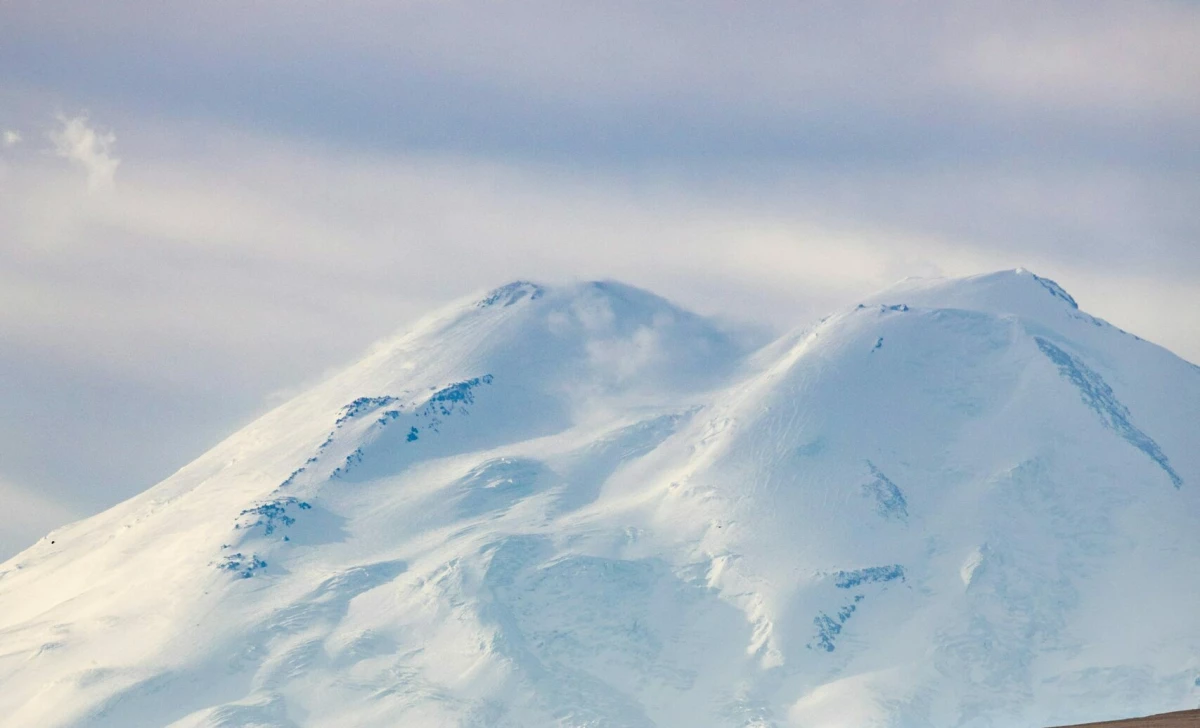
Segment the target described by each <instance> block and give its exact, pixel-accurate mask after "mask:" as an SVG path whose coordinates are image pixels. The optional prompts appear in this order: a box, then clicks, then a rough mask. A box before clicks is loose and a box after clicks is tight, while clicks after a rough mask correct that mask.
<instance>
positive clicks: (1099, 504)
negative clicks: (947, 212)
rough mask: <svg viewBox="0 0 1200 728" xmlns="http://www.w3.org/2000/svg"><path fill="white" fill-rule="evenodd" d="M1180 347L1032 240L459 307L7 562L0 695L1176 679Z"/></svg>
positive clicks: (65, 700)
mask: <svg viewBox="0 0 1200 728" xmlns="http://www.w3.org/2000/svg"><path fill="white" fill-rule="evenodd" d="M1198 423H1200V368H1197V367H1196V366H1195V365H1192V364H1190V363H1188V362H1186V361H1184V360H1182V359H1180V358H1178V357H1176V356H1174V355H1173V354H1171V353H1170V352H1168V351H1166V350H1164V349H1162V348H1160V347H1158V346H1155V345H1154V344H1151V343H1149V342H1146V341H1143V340H1141V339H1139V338H1138V337H1136V336H1133V335H1131V334H1129V333H1126V332H1124V331H1122V330H1120V329H1118V328H1116V327H1114V326H1112V325H1110V324H1108V323H1107V322H1105V321H1103V320H1101V319H1097V318H1095V317H1092V316H1090V315H1088V314H1087V313H1085V312H1083V311H1082V310H1080V308H1079V305H1078V304H1077V303H1076V301H1075V300H1074V299H1073V298H1072V297H1071V296H1070V295H1069V294H1068V293H1067V292H1066V291H1065V290H1063V289H1062V288H1061V287H1060V286H1058V285H1057V284H1056V283H1054V282H1053V281H1050V280H1048V279H1045V278H1042V277H1039V276H1037V275H1035V274H1033V273H1031V272H1028V271H1025V270H1016V271H1003V272H998V273H993V274H987V275H982V276H974V277H970V278H960V279H908V280H905V281H902V282H900V283H898V284H896V285H895V286H893V287H891V288H888V289H886V290H884V291H881V292H880V293H878V294H876V295H874V296H872V297H869V298H868V299H866V300H863V301H856V302H854V305H852V306H848V307H847V308H845V309H843V310H840V311H837V312H835V313H833V314H831V315H830V316H828V317H826V318H825V319H822V320H821V321H820V322H818V323H817V324H815V325H812V326H808V327H804V328H801V329H797V330H795V331H791V332H788V333H786V334H784V335H783V336H781V337H779V338H776V339H774V340H770V341H764V340H762V338H761V337H760V336H758V335H757V334H755V333H752V332H746V331H742V330H740V329H738V328H736V327H732V326H729V325H727V324H723V323H717V322H714V321H713V320H710V319H708V318H705V317H702V316H698V315H696V314H693V313H690V312H688V311H685V310H683V309H681V308H679V307H677V306H675V305H673V304H671V303H670V302H668V301H666V300H664V299H662V298H660V297H657V296H655V295H653V294H651V293H648V292H646V291H642V290H639V289H636V288H633V287H630V286H625V285H622V284H619V283H614V282H597V283H582V284H576V285H569V286H557V287H552V286H543V285H539V284H535V283H529V282H524V281H518V282H514V283H512V284H509V285H506V286H503V287H500V288H498V289H495V290H494V291H491V292H488V293H484V294H480V295H477V296H472V297H469V298H467V299H464V300H461V301H458V302H455V303H453V304H451V305H449V306H447V307H445V308H443V309H441V310H439V311H436V312H434V313H432V314H430V315H429V316H427V317H425V318H424V319H422V320H420V321H418V322H416V323H415V324H414V325H412V326H411V327H410V328H408V329H407V330H405V331H404V332H402V333H401V334H399V335H397V336H396V337H394V338H393V339H390V340H388V341H385V342H383V343H381V344H380V345H378V346H376V347H375V348H374V349H373V350H372V351H371V352H369V353H368V354H367V355H366V357H365V358H363V359H362V360H361V361H360V362H359V363H357V364H355V365H354V366H351V367H349V368H347V369H346V370H344V371H342V372H340V373H339V374H337V375H335V376H333V377H331V378H330V379H328V380H327V381H325V382H324V383H322V384H320V385H318V386H316V387H315V388H313V389H311V390H310V391H308V392H305V393H304V394H301V395H300V396H298V397H296V398H294V399H293V400H291V401H290V402H287V403H286V404H283V405H282V406H280V407H278V408H276V409H275V410H273V411H271V412H269V413H267V414H266V415H264V416H263V417H261V418H260V419H259V420H257V421H255V422H253V423H251V424H250V425H248V426H247V427H245V428H244V429H242V430H241V431H239V432H237V433H235V434H233V435H232V436H231V437H229V438H228V439H226V440H225V441H223V442H221V443H220V444H218V445H217V446H216V447H214V448H213V449H212V450H210V451H209V452H208V453H205V454H204V455H202V456H201V457H199V458H198V459H196V460H195V461H194V462H192V463H191V464H189V465H187V466H186V467H184V468H182V469H181V470H179V471H178V472H177V473H175V474H174V475H172V476H171V477H169V478H167V479H166V480H165V481H163V482H162V483H160V484H158V485H156V486H155V487H153V488H151V489H149V490H148V491H146V492H145V493H143V494H141V495H139V496H137V497H135V498H133V499H131V500H129V501H127V502H125V503H122V504H120V505H118V506H116V507H114V508H112V509H110V510H108V511H106V512H104V513H101V514H98V515H96V516H93V517H91V518H88V519H85V520H82V521H79V522H77V523H74V524H71V525H68V526H65V527H63V528H61V529H58V530H56V531H55V532H53V533H51V534H49V535H47V536H46V537H45V538H44V539H42V540H41V541H39V542H38V543H36V544H34V545H33V546H32V547H30V548H29V549H27V550H26V551H24V552H23V553H20V554H18V555H17V556H15V557H13V558H12V559H10V560H8V561H6V562H4V563H3V564H0V716H3V718H2V720H0V722H2V723H3V725H5V726H37V727H39V728H42V727H50V726H80V727H82V726H88V727H89V728H90V727H93V726H94V727H104V726H113V727H117V726H119V727H122V728H124V727H126V726H172V727H173V728H185V727H186V728H201V727H203V728H217V727H229V728H232V727H233V726H280V727H285V726H286V727H298V726H395V725H405V726H497V727H500V726H513V727H516V726H543V725H544V726H563V727H576V726H577V727H581V728H582V727H583V726H588V727H597V728H598V727H601V726H621V727H629V726H664V727H668V726H680V727H684V726H687V727H691V726H739V727H746V728H751V727H756V728H766V727H768V726H778V727H783V726H797V727H801V726H802V727H807V728H833V727H836V726H846V727H854V728H863V727H867V728H870V727H874V726H878V727H880V728H884V727H888V728H891V727H895V728H907V727H909V726H912V727H918V726H920V727H923V728H924V727H928V728H942V727H950V726H979V727H986V726H994V727H1006V726H1017V725H1023V726H1047V725H1058V724H1066V723H1074V722H1084V721H1090V720H1102V719H1110V718H1117V717H1128V716H1132V715H1138V714H1149V713H1158V712H1164V711H1169V710H1179V709H1184V708H1193V707H1196V706H1197V705H1200V609H1198V607H1200V495H1197V494H1198V492H1200V490H1198V488H1200V424H1198Z"/></svg>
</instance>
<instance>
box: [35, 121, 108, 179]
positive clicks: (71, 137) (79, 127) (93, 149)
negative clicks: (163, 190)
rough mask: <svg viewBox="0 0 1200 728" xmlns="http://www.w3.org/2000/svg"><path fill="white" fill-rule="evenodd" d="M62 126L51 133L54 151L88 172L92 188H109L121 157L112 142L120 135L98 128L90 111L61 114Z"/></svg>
mask: <svg viewBox="0 0 1200 728" xmlns="http://www.w3.org/2000/svg"><path fill="white" fill-rule="evenodd" d="M58 121H59V123H60V124H61V125H62V126H61V128H59V129H55V130H53V131H51V132H50V141H52V142H53V143H54V151H55V153H56V154H58V156H60V157H62V158H63V159H68V160H70V161H72V162H74V163H76V164H78V165H79V166H81V167H83V169H84V170H85V171H86V172H87V182H88V189H89V190H92V191H95V190H101V189H109V188H111V187H112V186H113V179H114V176H115V175H116V173H117V166H118V165H120V164H121V160H120V159H117V158H116V157H115V156H113V154H112V145H113V143H115V142H116V141H117V137H116V135H115V134H113V133H112V132H107V133H102V132H99V131H97V130H96V129H94V128H93V127H92V126H91V125H90V124H89V123H88V118H87V115H86V114H80V115H79V116H74V117H67V116H61V115H60V116H59V117H58Z"/></svg>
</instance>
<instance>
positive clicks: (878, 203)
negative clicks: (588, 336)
mask: <svg viewBox="0 0 1200 728" xmlns="http://www.w3.org/2000/svg"><path fill="white" fill-rule="evenodd" d="M1197 200H1200V3H1197V2H1194V1H1184V0H1177V1H1173V2H1166V1H1158V0H1146V1H1144V2H1139V3H1129V2H1123V1H1108V0H1077V1H1073V2H1053V1H1051V2H1021V1H1019V0H1018V1H1013V0H1005V1H1003V2H999V1H993V0H980V1H979V2H973V3H951V2H940V1H939V0H922V2H855V1H839V2H818V1H814V2H807V3H784V2H755V1H754V0H748V1H747V2H740V3H730V2H708V1H707V0H693V1H692V2H687V3H683V2H674V1H670V0H659V1H658V2H641V1H639V2H634V1H632V0H608V1H606V2H567V3H563V2H542V1H541V0H530V1H528V2H522V3H491V2H488V3H481V2H458V1H457V0H437V1H434V0H414V1H412V2H404V1H401V0H394V1H392V2H378V1H376V0H344V1H343V2H341V3H337V4H336V7H335V6H334V4H330V3H324V2H314V1H312V0H299V1H297V0H289V2H286V3H285V2H283V1H282V0H260V1H259V2H255V3H244V2H232V1H229V0H210V2H205V3H181V2H165V3H164V2H145V1H144V0H136V1H135V0H129V1H120V0H118V1H116V2H109V3H102V4H101V3H95V2H92V1H90V0H48V1H47V2H30V1H28V0H16V1H10V2H4V3H0V504H2V507H0V511H3V514H0V558H4V557H6V556H8V555H11V554H13V553H15V552H16V551H17V550H19V549H20V548H23V547H24V546H27V545H28V544H30V543H32V542H33V541H34V540H36V539H37V538H39V537H41V536H42V535H43V534H45V533H46V532H47V531H48V530H49V529H51V528H53V527H56V526H58V525H61V524H63V523H65V522H68V521H70V520H73V519H76V518H80V517H84V516H87V515H89V514H91V513H95V512H97V511H99V510H102V509H103V508H106V507H108V506H111V505H113V504H115V503H117V502H119V501H121V500H123V499H125V498H127V497H129V496H131V495H134V494H136V493H138V492H140V491H142V490H144V489H145V488H147V487H149V486H150V485H152V484H154V483H155V482H157V481H159V480H161V479H162V478H164V477H166V476H167V475H169V474H170V473H171V472H173V471H174V470H175V469H177V468H179V467H181V466H182V465H184V464H186V463H187V462H189V461H190V460H191V459H193V458H194V457H196V456H198V455H199V454H200V453H202V452H203V451H204V450H206V449H207V448H208V447H210V446H211V445H213V444H215V443H216V442H218V441H219V440H220V439H222V438H223V437H224V436H226V435H228V434H230V433H232V432H233V431H234V430H235V429H237V428H238V427H239V426H241V425H243V424H245V423H247V422H248V421H249V420H251V419H253V418H254V417H255V416H256V415H258V414H261V413H262V412H264V411H265V410H266V409H268V408H270V407H271V406H273V405H274V404H277V403H279V402H281V401H283V400H285V399H286V398H287V397H288V396H289V395H291V394H294V393H297V392H299V391H302V390H303V389H304V387H305V386H307V385H309V384H312V383H313V382H316V381H319V380H320V379H321V378H322V377H323V376H325V375H326V374H327V373H329V372H330V371H333V370H335V369H336V368H338V367H340V366H343V365H345V364H348V363H351V362H353V361H355V360H356V359H357V358H358V357H359V356H360V355H361V353H362V352H364V351H365V350H366V349H367V348H368V346H369V345H370V344H371V342H373V341H375V340H377V339H379V338H382V337H384V336H386V335H388V334H390V333H391V332H393V331H395V330H396V329H398V328H401V327H403V326H404V324H405V322H407V321H409V320H411V319H413V318H414V317H416V316H417V315H419V314H421V313H423V312H425V311H427V310H429V309H430V308H432V307H435V306H437V305H439V304H441V303H444V302H446V301H448V300H451V299H454V298H458V297H460V296H462V295H464V294H467V293H470V292H472V291H475V290H478V289H483V288H489V287H493V286H495V285H498V284H501V283H504V282H507V281H509V280H513V279H517V278H526V279H535V280H540V281H545V282H549V283H554V282H560V281H569V280H577V279H599V278H615V279H619V280H623V281H625V282H628V283H631V284H634V285H638V286H642V287H645V288H649V289H651V290H653V291H655V292H657V293H659V294H661V295H664V296H666V297H668V298H671V299H673V300H675V301H676V302H678V303H679V304H681V305H683V306H685V307H689V308H691V309H693V310H696V311H699V312H701V313H705V314H710V315H715V316H720V317H723V318H726V319H729V320H734V321H740V322H746V323H752V324H756V325H761V326H766V327H770V328H772V329H775V330H779V331H782V330H786V329H789V328H792V327H796V326H802V325H805V324H807V323H809V322H811V321H812V320H813V319H815V318H817V317H819V316H821V315H823V314H824V313H827V312H828V311H830V310H832V309H835V308H837V307H840V306H843V305H849V304H853V303H854V302H855V299H856V297H861V296H865V295H867V294H869V293H870V292H872V291H874V290H877V289H879V288H881V287H884V286H886V285H888V284H890V283H892V282H894V281H896V280H898V279H900V278H903V277H906V276H910V275H920V276H930V275H967V274H973V273H980V272H987V271H991V270H998V269H1004V268H1015V267H1019V266H1023V267H1027V268H1030V269H1032V270H1034V271H1035V272H1037V273H1039V274H1040V275H1044V276H1048V277H1050V278H1053V279H1055V280H1057V281H1058V282H1059V283H1060V284H1062V285H1063V286H1064V287H1065V288H1066V289H1067V290H1068V291H1070V292H1071V294H1072V295H1073V296H1074V297H1075V298H1076V299H1078V300H1079V302H1080V304H1081V306H1082V307H1083V308H1084V309H1086V310H1088V311H1089V312H1091V313H1093V314H1096V315H1099V316H1101V317H1103V318H1106V319H1108V320H1109V321H1111V322H1112V323H1114V324H1116V325H1118V326H1121V327H1122V328H1125V329H1127V330H1130V331H1132V332H1134V333H1137V334H1139V335H1141V336H1143V337H1144V338H1147V339H1150V340H1151V341H1154V342H1156V343H1159V344H1161V345H1163V346H1166V347H1168V348H1170V349H1171V350H1172V351H1174V352H1176V353H1177V354H1179V355H1180V356H1183V357H1184V358H1187V359H1189V360H1190V361H1193V362H1200V244H1198V243H1200V206H1198V205H1197V204H1196V201H1197Z"/></svg>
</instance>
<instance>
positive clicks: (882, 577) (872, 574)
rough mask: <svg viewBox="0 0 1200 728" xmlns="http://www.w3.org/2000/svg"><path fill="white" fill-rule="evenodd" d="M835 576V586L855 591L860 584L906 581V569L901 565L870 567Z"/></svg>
mask: <svg viewBox="0 0 1200 728" xmlns="http://www.w3.org/2000/svg"><path fill="white" fill-rule="evenodd" d="M833 576H834V578H835V581H834V586H836V587H837V588H838V589H853V588H854V587H856V586H859V585H860V584H877V583H882V582H887V581H894V580H896V579H899V580H900V581H904V567H903V566H901V565H900V564H892V565H891V566H870V567H867V568H865V569H855V570H853V571H838V572H836V573H834V575H833Z"/></svg>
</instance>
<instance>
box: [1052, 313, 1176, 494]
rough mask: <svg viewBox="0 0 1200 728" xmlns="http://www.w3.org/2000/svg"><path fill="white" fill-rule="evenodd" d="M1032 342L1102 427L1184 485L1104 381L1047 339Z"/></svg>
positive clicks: (1156, 446) (1174, 483) (1160, 449)
mask: <svg viewBox="0 0 1200 728" xmlns="http://www.w3.org/2000/svg"><path fill="white" fill-rule="evenodd" d="M1034 341H1036V342H1037V345H1038V348H1039V349H1041V351H1042V353H1043V354H1045V355H1046V358H1047V359H1049V360H1050V361H1052V362H1054V364H1055V365H1056V366H1058V372H1059V374H1061V375H1062V376H1063V377H1064V378H1066V379H1067V381H1069V382H1071V384H1073V385H1075V388H1076V389H1078V390H1079V396H1080V398H1081V399H1082V400H1083V403H1084V404H1086V405H1087V406H1088V407H1089V408H1091V409H1092V410H1094V411H1095V412H1096V414H1098V415H1100V419H1101V421H1102V422H1103V423H1104V425H1105V427H1107V428H1108V429H1110V430H1112V431H1114V432H1116V433H1117V434H1118V435H1120V436H1121V437H1122V438H1123V439H1124V440H1125V441H1126V442H1128V443H1129V444H1130V445H1133V446H1134V447H1136V448H1137V449H1138V450H1141V451H1142V452H1144V453H1146V455H1147V456H1148V457H1149V458H1150V459H1151V460H1153V461H1154V462H1155V463H1157V464H1158V467H1160V468H1162V470H1163V472H1164V473H1166V474H1167V477H1168V478H1170V479H1171V483H1172V484H1173V485H1174V486H1175V487H1176V488H1179V487H1181V486H1182V485H1183V478H1180V477H1179V473H1176V472H1175V469H1174V468H1172V467H1171V463H1170V462H1169V461H1168V460H1167V456H1166V455H1165V454H1164V453H1163V451H1162V448H1160V447H1159V446H1158V443H1157V442H1155V441H1154V440H1153V439H1151V438H1150V436H1149V435H1147V434H1146V433H1144V432H1142V431H1141V430H1139V429H1138V428H1137V426H1136V425H1134V424H1133V421H1132V419H1131V415H1130V413H1129V409H1128V408H1126V407H1125V405H1123V404H1121V402H1120V401H1118V400H1117V397H1116V395H1115V394H1113V391H1112V387H1110V386H1108V383H1107V382H1105V381H1104V378H1103V377H1101V376H1100V375H1099V374H1097V373H1096V372H1094V371H1092V370H1091V369H1090V368H1088V366H1087V365H1086V364H1084V363H1083V362H1082V361H1080V360H1079V359H1077V358H1076V357H1073V356H1071V355H1070V354H1068V353H1067V352H1065V351H1063V350H1062V349H1060V348H1059V347H1057V346H1055V345H1054V344H1053V343H1051V342H1050V341H1048V340H1047V339H1044V338H1042V337H1040V336H1035V337H1034Z"/></svg>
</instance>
